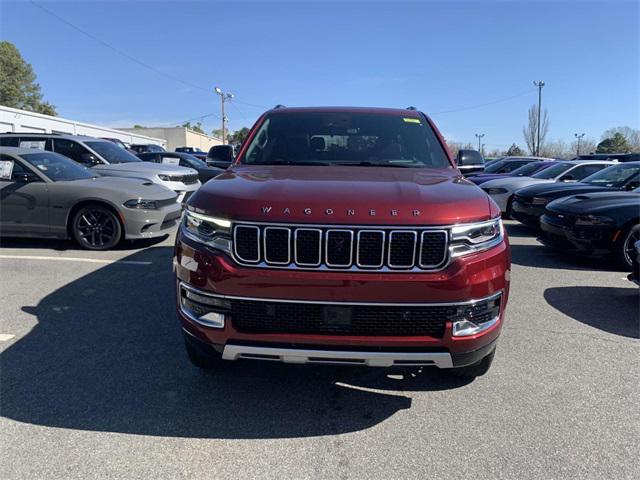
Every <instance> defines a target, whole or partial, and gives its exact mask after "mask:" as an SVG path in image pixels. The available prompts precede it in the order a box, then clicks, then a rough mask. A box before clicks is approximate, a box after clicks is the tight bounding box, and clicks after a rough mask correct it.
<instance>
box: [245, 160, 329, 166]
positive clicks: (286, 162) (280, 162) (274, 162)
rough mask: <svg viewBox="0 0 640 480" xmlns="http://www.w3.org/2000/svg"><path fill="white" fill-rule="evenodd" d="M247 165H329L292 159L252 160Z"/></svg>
mask: <svg viewBox="0 0 640 480" xmlns="http://www.w3.org/2000/svg"><path fill="white" fill-rule="evenodd" d="M249 165H306V166H316V165H317V166H320V167H328V166H329V165H331V164H330V163H328V162H313V161H301V162H297V161H292V160H271V161H269V162H253V163H250V164H249Z"/></svg>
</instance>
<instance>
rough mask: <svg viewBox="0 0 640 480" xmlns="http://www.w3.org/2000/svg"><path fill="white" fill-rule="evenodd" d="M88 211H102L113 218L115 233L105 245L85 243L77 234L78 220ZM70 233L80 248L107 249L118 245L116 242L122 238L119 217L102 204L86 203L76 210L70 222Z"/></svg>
mask: <svg viewBox="0 0 640 480" xmlns="http://www.w3.org/2000/svg"><path fill="white" fill-rule="evenodd" d="M90 211H99V212H100V213H103V214H105V215H110V216H111V217H112V218H113V220H114V222H115V225H116V235H115V236H114V238H113V239H112V240H111V241H110V242H109V243H106V244H105V245H101V246H93V245H89V244H88V243H85V242H84V241H83V240H82V237H81V236H80V235H79V233H78V222H79V220H80V217H81V216H82V215H84V214H85V213H87V212H90ZM71 233H72V234H73V238H74V240H75V241H76V242H77V243H78V244H79V245H80V246H81V247H82V248H86V249H87V250H109V249H110V248H113V247H115V246H116V245H118V243H120V241H121V240H122V225H121V224H120V219H119V218H118V216H117V215H116V214H115V213H113V212H112V211H111V210H110V209H109V208H107V207H103V206H102V205H86V206H84V207H82V208H81V209H80V210H78V211H77V212H76V214H75V215H74V217H73V222H72V224H71Z"/></svg>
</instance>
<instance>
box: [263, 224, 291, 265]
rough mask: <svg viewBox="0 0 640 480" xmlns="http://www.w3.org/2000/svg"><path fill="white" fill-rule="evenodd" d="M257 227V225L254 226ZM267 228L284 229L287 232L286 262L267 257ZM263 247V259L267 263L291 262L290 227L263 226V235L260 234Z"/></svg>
mask: <svg viewBox="0 0 640 480" xmlns="http://www.w3.org/2000/svg"><path fill="white" fill-rule="evenodd" d="M256 228H257V227H256ZM269 230H284V231H285V232H287V261H286V262H274V261H272V260H269V259H268V258H267V232H269ZM262 242H263V249H264V261H265V262H266V263H267V264H268V265H289V264H290V263H291V229H290V228H287V227H265V228H264V235H262Z"/></svg>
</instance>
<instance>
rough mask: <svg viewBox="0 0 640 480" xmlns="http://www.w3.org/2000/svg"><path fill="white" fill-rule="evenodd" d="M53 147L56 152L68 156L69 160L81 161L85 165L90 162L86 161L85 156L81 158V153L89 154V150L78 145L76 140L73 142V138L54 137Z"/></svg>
mask: <svg viewBox="0 0 640 480" xmlns="http://www.w3.org/2000/svg"><path fill="white" fill-rule="evenodd" d="M53 148H54V150H55V152H56V153H59V154H60V155H64V156H65V157H69V158H70V159H71V160H75V161H76V162H78V163H82V164H85V165H87V164H89V165H90V164H91V162H89V161H87V160H86V159H85V158H82V156H83V155H86V154H89V155H91V152H90V151H89V150H87V149H86V148H84V147H83V146H82V145H80V144H79V143H78V142H74V141H73V140H66V139H64V138H56V139H55V140H54V142H53Z"/></svg>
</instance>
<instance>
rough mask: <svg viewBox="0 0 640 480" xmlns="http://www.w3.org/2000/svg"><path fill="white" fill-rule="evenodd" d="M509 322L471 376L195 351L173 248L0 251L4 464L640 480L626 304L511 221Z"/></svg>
mask: <svg viewBox="0 0 640 480" xmlns="http://www.w3.org/2000/svg"><path fill="white" fill-rule="evenodd" d="M508 230H509V234H510V239H511V244H512V254H513V270H512V287H511V298H510V303H509V306H508V310H507V314H508V317H507V323H506V324H505V328H504V330H503V335H502V338H501V340H500V343H499V346H498V353H497V356H496V360H495V362H494V364H493V367H492V370H491V371H490V372H489V374H487V375H486V376H484V377H480V378H478V379H476V380H474V381H468V380H459V379H452V378H449V377H447V376H446V375H445V374H443V373H442V372H439V371H436V370H430V369H424V370H421V369H407V370H397V371H396V370H394V371H389V370H381V369H361V368H335V367H311V368H310V367H295V366H288V365H277V364H264V363H234V364H229V366H228V368H227V369H226V370H224V371H221V372H216V373H203V372H201V371H199V370H197V369H195V368H194V367H192V366H191V364H190V363H189V362H188V360H187V358H186V355H185V353H184V351H183V346H182V338H181V335H180V328H179V326H178V322H177V320H176V318H175V315H174V311H173V309H174V307H173V305H174V299H173V289H172V282H171V278H172V277H171V250H172V248H171V245H172V239H171V238H168V239H166V240H164V241H162V242H158V243H147V244H144V245H139V244H138V245H134V246H131V245H125V246H124V247H123V248H121V249H119V250H117V251H112V252H97V253H96V252H87V251H83V250H79V249H77V248H76V247H74V245H73V244H72V243H69V242H44V241H33V240H9V239H5V240H4V241H3V245H2V248H0V271H1V272H2V275H1V285H0V299H1V301H0V312H1V315H0V349H1V350H2V359H1V370H0V380H1V383H0V387H1V397H0V401H1V404H0V413H1V417H2V418H1V419H0V437H1V438H2V442H1V448H2V457H1V458H2V462H1V467H0V470H1V472H2V473H1V476H2V478H4V479H17V478H24V479H26V478H29V479H32V478H83V479H86V478H205V477H210V478H297V479H298V478H332V479H333V478H421V479H424V478H434V479H436V478H437V479H444V478H456V479H460V478H518V479H521V478H540V479H555V478H558V479H560V478H562V479H567V478H593V479H596V478H597V479H600V478H615V479H618V478H637V475H638V467H637V454H638V450H637V448H638V447H637V440H638V438H639V436H640V410H639V408H638V398H639V396H638V395H639V393H640V385H639V382H638V367H639V366H640V355H639V354H638V353H639V352H638V347H639V343H638V337H639V296H638V288H637V287H636V286H634V285H633V284H631V283H630V282H629V281H627V280H626V273H624V272H621V271H615V270H612V269H610V268H609V267H608V262H607V261H602V260H601V261H595V260H585V259H576V258H572V257H570V256H567V255H563V254H558V253H555V252H552V251H550V250H548V249H547V248H544V247H542V246H540V245H539V244H538V243H537V242H536V241H535V239H534V238H533V237H532V236H531V235H530V232H528V231H527V230H526V229H524V228H523V227H521V226H519V225H517V224H514V223H513V222H508Z"/></svg>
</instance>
